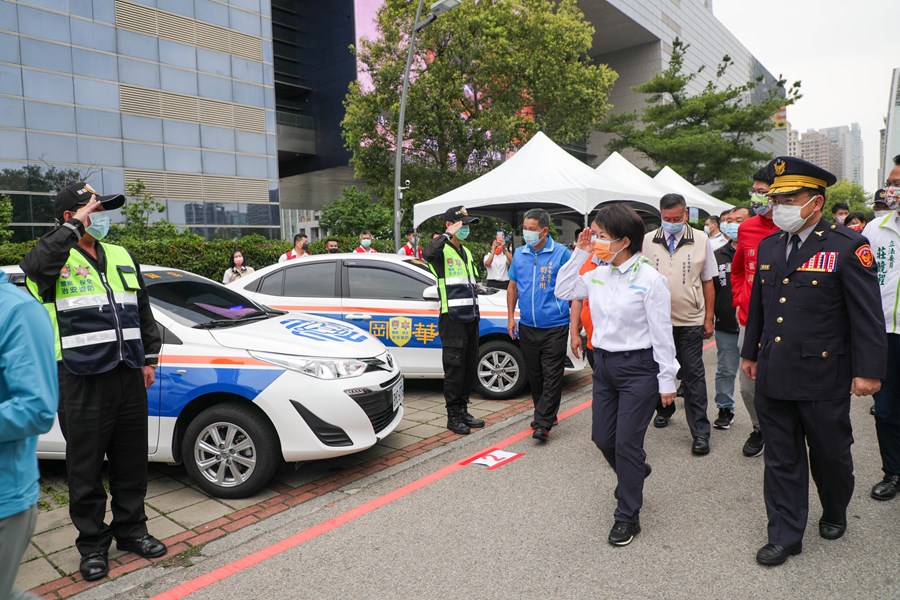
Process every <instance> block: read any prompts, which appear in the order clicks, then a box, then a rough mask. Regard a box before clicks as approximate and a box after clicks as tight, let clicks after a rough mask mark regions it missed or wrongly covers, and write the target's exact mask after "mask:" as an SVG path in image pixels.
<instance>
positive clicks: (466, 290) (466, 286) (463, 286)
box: [429, 242, 478, 323]
mask: <svg viewBox="0 0 900 600" xmlns="http://www.w3.org/2000/svg"><path fill="white" fill-rule="evenodd" d="M443 249H444V256H443V260H444V277H443V278H442V277H440V276H439V275H438V274H437V271H435V269H434V267H433V266H431V265H429V268H430V269H431V272H432V273H434V275H435V277H437V278H438V294H439V295H440V298H441V314H445V313H446V314H449V315H450V317H451V318H452V319H453V320H454V321H459V322H461V323H469V322H471V321H474V320H475V319H477V318H478V292H477V291H476V289H475V281H476V275H475V263H474V262H473V261H472V253H471V252H469V249H468V248H466V247H465V246H463V248H462V250H463V252H465V254H466V262H465V263H463V260H462V258H460V256H459V253H458V252H457V251H456V248H455V247H453V244H451V243H450V242H447V243H445V244H444V247H443Z"/></svg>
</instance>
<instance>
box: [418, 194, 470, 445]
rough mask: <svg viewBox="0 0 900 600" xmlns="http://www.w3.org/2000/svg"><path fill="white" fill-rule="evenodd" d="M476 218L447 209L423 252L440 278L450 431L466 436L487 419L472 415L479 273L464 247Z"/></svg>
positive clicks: (459, 208)
mask: <svg viewBox="0 0 900 600" xmlns="http://www.w3.org/2000/svg"><path fill="white" fill-rule="evenodd" d="M477 222H478V217H470V216H469V213H468V212H466V209H465V208H463V207H462V206H454V207H453V208H449V209H447V212H445V213H444V225H445V227H446V229H447V231H446V232H444V234H443V235H440V236H438V237H435V238H434V239H432V240H431V243H430V244H428V247H427V248H425V251H424V253H423V256H424V258H425V260H427V261H428V264H429V265H430V267H431V272H432V273H434V275H435V277H437V280H438V294H439V295H440V298H441V316H440V317H439V318H438V332H439V334H440V336H441V347H442V352H441V358H442V359H443V363H444V402H445V403H446V405H447V429H449V430H450V431H452V432H453V433H458V434H461V435H467V434H469V433H471V428H472V427H484V421H482V420H481V419H476V418H475V417H473V416H472V415H470V414H469V412H468V409H467V406H468V404H469V394H471V393H472V390H473V389H474V387H475V372H476V369H477V367H478V322H479V317H480V314H479V312H478V293H477V291H476V287H475V284H476V282H477V280H478V276H477V274H476V272H475V262H474V261H473V260H472V253H471V252H469V249H468V248H466V247H465V246H463V245H462V241H463V240H464V239H466V238H467V237H468V236H469V225H470V224H474V223H477Z"/></svg>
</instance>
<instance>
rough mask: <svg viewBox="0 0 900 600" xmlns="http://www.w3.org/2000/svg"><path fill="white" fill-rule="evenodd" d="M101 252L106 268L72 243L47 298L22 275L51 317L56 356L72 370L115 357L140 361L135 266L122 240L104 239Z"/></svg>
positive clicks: (93, 367)
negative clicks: (99, 267) (98, 266)
mask: <svg viewBox="0 0 900 600" xmlns="http://www.w3.org/2000/svg"><path fill="white" fill-rule="evenodd" d="M98 243H99V242H98ZM103 252H104V255H105V256H106V272H104V273H97V272H96V271H97V269H96V267H94V265H93V264H92V263H91V262H90V261H89V260H88V259H87V257H85V256H84V255H83V254H82V253H81V252H79V251H78V249H77V248H72V249H71V250H70V251H69V258H68V260H67V261H66V264H65V265H63V267H62V269H60V271H59V278H58V279H57V280H56V287H55V289H54V293H53V294H52V298H48V300H47V301H45V300H44V299H43V298H41V296H40V294H39V292H38V288H37V284H36V283H35V282H34V281H32V280H31V279H26V285H27V287H28V290H29V291H30V292H31V293H32V295H33V296H34V297H35V298H37V299H38V300H40V301H41V303H43V305H44V308H45V309H46V310H47V312H48V313H49V315H50V320H51V321H52V323H53V329H54V333H55V334H56V360H58V361H59V360H61V361H62V362H63V364H64V365H65V366H66V368H67V369H68V370H69V371H71V372H72V373H74V374H75V375H94V374H97V373H105V372H107V371H110V370H112V369H113V368H115V367H116V365H118V364H119V363H120V362H124V363H125V364H127V365H128V366H129V367H134V368H140V367H142V366H144V345H143V343H142V342H141V318H140V314H139V312H138V300H137V292H138V290H139V289H140V287H141V286H140V282H139V281H138V276H137V268H136V267H135V264H134V261H133V260H132V259H131V255H130V254H128V251H127V250H125V248H122V247H121V246H116V245H115V244H103ZM49 295H50V294H48V296H49Z"/></svg>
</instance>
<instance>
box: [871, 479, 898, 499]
mask: <svg viewBox="0 0 900 600" xmlns="http://www.w3.org/2000/svg"><path fill="white" fill-rule="evenodd" d="M898 492H900V475H885V476H884V479H882V480H881V481H879V482H878V483H876V484H875V487H873V488H872V497H873V498H875V499H876V500H891V499H892V498H894V497H896V496H897V493H898Z"/></svg>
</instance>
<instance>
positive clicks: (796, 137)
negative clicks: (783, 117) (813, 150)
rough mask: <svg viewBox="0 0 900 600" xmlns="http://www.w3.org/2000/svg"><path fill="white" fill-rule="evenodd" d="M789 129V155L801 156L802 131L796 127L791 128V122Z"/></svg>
mask: <svg viewBox="0 0 900 600" xmlns="http://www.w3.org/2000/svg"><path fill="white" fill-rule="evenodd" d="M787 125H788V131H787V153H788V156H800V132H799V131H797V130H796V129H791V124H790V123H788V124H787Z"/></svg>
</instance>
